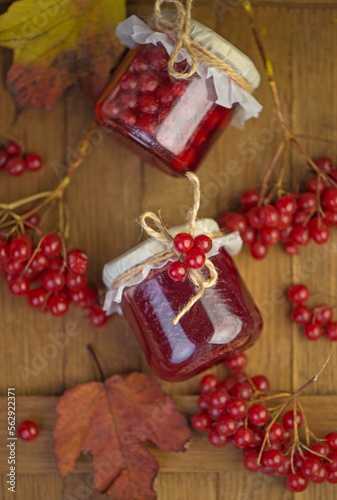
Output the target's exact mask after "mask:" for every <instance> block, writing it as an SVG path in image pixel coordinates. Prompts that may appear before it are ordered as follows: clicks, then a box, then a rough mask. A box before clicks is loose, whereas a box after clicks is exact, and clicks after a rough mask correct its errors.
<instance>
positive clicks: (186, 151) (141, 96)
mask: <svg viewBox="0 0 337 500" xmlns="http://www.w3.org/2000/svg"><path fill="white" fill-rule="evenodd" d="M185 68H186V62H182V63H179V64H178V65H177V69H178V71H183V70H184V69H185ZM214 93H215V91H214V88H213V87H212V82H211V81H210V80H209V81H208V84H207V85H206V84H205V81H204V80H202V79H201V78H200V77H198V76H194V77H192V78H190V79H188V80H177V79H175V78H172V77H171V76H170V75H169V73H168V54H167V52H166V50H165V48H164V47H163V46H162V45H161V44H158V45H153V44H146V45H140V46H138V47H137V48H136V49H133V50H131V51H130V52H129V53H128V55H127V57H126V58H125V59H124V61H123V62H122V64H121V65H120V67H119V68H118V70H117V72H116V73H115V75H114V77H113V79H112V81H111V82H110V84H109V85H108V87H107V88H106V90H105V91H104V92H103V94H102V96H101V97H100V99H99V101H98V103H97V105H96V115H97V118H98V120H99V122H100V123H102V124H103V125H105V126H107V127H109V128H112V129H114V130H115V131H116V132H119V134H120V138H122V137H124V141H123V142H125V139H126V143H127V146H128V148H129V149H132V150H134V151H135V152H136V153H138V155H140V156H141V157H142V158H143V159H145V160H146V161H148V162H150V163H152V164H154V165H155V166H157V167H158V168H160V169H161V170H164V171H166V172H167V173H170V174H171V175H175V176H180V175H184V174H185V172H186V171H194V170H195V169H196V168H197V166H198V164H199V163H200V161H201V160H202V158H203V157H204V156H205V154H206V153H207V151H208V150H209V148H210V146H211V145H212V144H213V142H214V141H215V140H216V138H217V137H218V135H219V134H220V132H221V130H222V129H224V128H226V127H227V125H228V124H229V122H230V120H231V118H232V116H233V112H234V108H232V109H228V108H224V107H222V106H219V105H217V104H214V100H216V97H215V95H214Z"/></svg>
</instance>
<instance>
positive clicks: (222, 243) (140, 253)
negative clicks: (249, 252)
mask: <svg viewBox="0 0 337 500" xmlns="http://www.w3.org/2000/svg"><path fill="white" fill-rule="evenodd" d="M187 230H188V227H187V225H183V226H177V227H174V228H172V229H170V230H169V233H170V234H171V235H172V236H173V237H174V236H175V235H176V234H178V233H181V232H185V231H187ZM219 231H220V229H219V226H218V224H217V223H216V221H215V220H214V219H201V220H198V221H197V222H196V226H195V236H198V235H199V234H210V233H215V232H219ZM212 242H213V247H212V250H211V251H210V252H209V253H208V254H207V257H208V258H210V257H214V255H218V253H219V251H220V248H221V247H224V248H225V250H226V251H227V253H228V254H229V255H231V256H233V255H237V254H238V253H239V252H240V251H241V248H242V239H241V236H240V234H239V233H238V232H237V231H236V232H233V233H230V234H228V235H225V236H222V237H220V238H215V239H213V240H212ZM163 250H165V245H164V244H163V243H161V242H160V241H158V240H156V239H155V238H148V239H147V240H146V241H144V242H143V243H140V244H139V245H137V246H136V247H134V248H132V249H131V250H129V251H128V252H126V253H125V254H123V255H121V256H120V257H118V258H117V259H115V260H113V261H111V262H109V263H108V264H105V266H104V268H103V281H104V284H105V285H106V287H107V288H108V289H109V290H108V292H107V293H106V296H105V301H104V306H103V308H104V310H105V311H106V312H107V314H109V315H111V314H114V313H118V314H122V311H121V308H120V305H119V304H120V303H121V301H122V298H123V291H124V289H125V288H128V287H130V286H134V285H138V284H139V283H141V282H142V281H144V280H145V279H146V278H147V276H148V275H149V273H150V272H151V270H152V269H161V268H162V267H165V266H166V264H168V262H171V261H175V260H178V259H179V256H178V254H177V255H175V256H173V257H172V258H170V259H167V260H163V261H161V262H159V263H157V264H155V265H145V266H144V269H143V270H142V272H140V273H139V274H138V275H137V276H134V277H132V278H130V279H129V280H128V281H127V282H126V283H124V284H123V285H121V286H120V287H118V288H114V289H110V287H111V285H112V284H113V282H114V281H115V280H116V279H117V278H118V277H119V276H121V275H122V274H123V273H125V272H126V271H128V270H129V269H132V268H133V267H135V266H138V265H139V264H142V263H143V262H144V263H145V262H146V261H147V260H148V259H149V258H151V257H153V256H155V255H156V254H158V253H160V252H162V251H163Z"/></svg>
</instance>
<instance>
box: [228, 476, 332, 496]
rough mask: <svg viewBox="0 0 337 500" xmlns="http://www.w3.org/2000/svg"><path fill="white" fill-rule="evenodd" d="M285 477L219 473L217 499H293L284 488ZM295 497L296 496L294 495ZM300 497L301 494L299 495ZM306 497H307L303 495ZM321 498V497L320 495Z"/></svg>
mask: <svg viewBox="0 0 337 500" xmlns="http://www.w3.org/2000/svg"><path fill="white" fill-rule="evenodd" d="M284 483H285V479H284V478H281V477H276V476H265V475H263V474H252V473H249V472H248V471H246V472H236V473H234V474H232V473H227V474H226V473H221V474H219V497H218V499H219V500H261V498H263V499H264V498H266V499H267V498H268V499H270V498H275V499H277V500H293V498H294V497H293V494H292V493H291V492H290V491H287V489H286V488H285V484H284ZM296 498H298V497H297V496H296ZM299 498H301V495H300V496H299ZM305 498H307V497H305ZM322 498H323V497H322Z"/></svg>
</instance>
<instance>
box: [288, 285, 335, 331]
mask: <svg viewBox="0 0 337 500" xmlns="http://www.w3.org/2000/svg"><path fill="white" fill-rule="evenodd" d="M288 297H289V299H290V301H291V302H292V303H293V304H295V307H294V309H293V310H292V313H291V319H292V320H293V321H294V322H295V323H296V324H297V325H302V326H304V334H305V336H306V337H307V338H308V339H309V340H318V339H319V338H321V337H322V335H323V333H324V332H325V335H326V336H327V337H328V339H330V340H332V341H337V321H333V309H332V307H330V306H328V305H326V304H320V305H318V306H316V307H314V308H313V309H310V307H308V306H307V305H305V302H307V300H308V299H309V297H310V291H309V288H308V287H307V286H306V285H303V284H298V285H292V286H291V287H290V288H289V290H288Z"/></svg>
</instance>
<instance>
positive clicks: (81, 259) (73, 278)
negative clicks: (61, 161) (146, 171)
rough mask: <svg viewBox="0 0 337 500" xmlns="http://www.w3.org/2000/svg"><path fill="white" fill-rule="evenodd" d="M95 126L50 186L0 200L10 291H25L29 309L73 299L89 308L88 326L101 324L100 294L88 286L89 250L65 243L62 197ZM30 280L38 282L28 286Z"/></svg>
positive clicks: (1, 259)
mask: <svg viewBox="0 0 337 500" xmlns="http://www.w3.org/2000/svg"><path fill="white" fill-rule="evenodd" d="M94 126H95V123H93V124H92V126H91V127H90V129H89V131H88V133H87V134H86V136H85V137H84V139H83V140H82V142H81V144H80V146H79V148H78V152H77V153H78V154H77V157H76V159H75V160H74V161H73V163H71V165H70V166H69V168H68V171H67V173H66V175H65V176H64V177H63V178H62V179H61V181H60V182H59V184H58V186H57V187H56V188H55V189H54V190H52V191H45V192H42V193H38V194H35V195H32V196H29V197H26V198H23V199H21V200H18V201H15V202H12V203H0V270H2V271H3V276H4V279H5V281H6V282H7V283H8V287H9V291H10V292H11V293H12V294H13V295H16V296H26V297H27V301H28V304H29V305H30V306H31V307H33V308H34V309H38V310H42V311H45V310H48V311H49V312H50V313H51V314H53V315H54V316H63V315H64V314H65V313H66V312H67V311H68V309H69V303H70V302H73V303H75V304H76V305H77V306H79V307H80V308H83V309H89V311H90V312H89V321H90V323H91V324H92V325H93V326H103V325H105V324H106V322H107V319H108V318H107V316H106V314H105V312H104V311H103V309H102V308H101V306H100V297H99V294H98V293H97V291H95V290H94V289H93V288H91V287H89V286H87V281H88V278H87V276H86V274H85V273H86V270H87V268H88V265H89V259H88V256H87V255H86V254H85V252H83V251H82V250H79V249H73V250H68V248H67V241H68V239H69V232H70V224H69V210H68V206H67V203H66V201H65V199H64V193H65V191H66V189H67V187H68V186H69V184H70V182H71V180H72V177H73V175H74V174H75V172H76V171H77V169H78V168H79V166H80V165H81V163H82V162H83V159H84V157H85V155H86V153H87V151H88V147H89V145H90V131H91V130H92V128H93V127H94ZM10 145H11V146H10V147H9V145H7V150H6V154H7V153H8V151H9V153H8V154H10V153H12V154H17V153H18V152H19V146H18V145H16V148H15V147H14V146H15V145H14V146H13V143H10ZM14 150H15V152H14ZM20 151H21V149H20ZM0 159H1V155H0ZM6 168H7V167H6ZM27 207H28V209H27ZM25 208H26V210H24V209H25ZM54 208H56V214H57V225H56V228H54V229H52V230H49V231H48V232H45V231H43V230H42V228H41V226H42V223H43V222H44V220H47V219H48V217H47V215H48V216H49V213H50V211H51V210H52V209H54ZM41 213H42V217H40V214H41ZM27 233H31V234H30V235H29V234H27ZM33 283H37V284H38V286H37V287H36V288H32V286H31V285H32V284H33Z"/></svg>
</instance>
